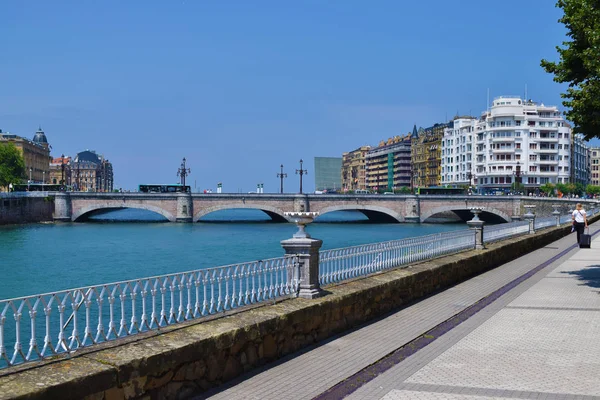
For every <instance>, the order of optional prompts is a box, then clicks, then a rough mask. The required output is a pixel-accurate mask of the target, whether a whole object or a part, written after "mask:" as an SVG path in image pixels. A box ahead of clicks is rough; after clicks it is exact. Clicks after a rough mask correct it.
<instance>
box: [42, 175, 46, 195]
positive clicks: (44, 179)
mask: <svg viewBox="0 0 600 400" xmlns="http://www.w3.org/2000/svg"><path fill="white" fill-rule="evenodd" d="M44 183H46V171H42V191H44Z"/></svg>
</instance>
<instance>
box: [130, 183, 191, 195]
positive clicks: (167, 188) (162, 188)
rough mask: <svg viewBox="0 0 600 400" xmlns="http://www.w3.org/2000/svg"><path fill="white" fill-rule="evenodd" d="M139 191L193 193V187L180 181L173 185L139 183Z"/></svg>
mask: <svg viewBox="0 0 600 400" xmlns="http://www.w3.org/2000/svg"><path fill="white" fill-rule="evenodd" d="M138 192H140V193H181V192H185V193H191V192H192V189H191V188H190V187H189V186H183V185H180V184H178V183H176V184H173V185H139V186H138Z"/></svg>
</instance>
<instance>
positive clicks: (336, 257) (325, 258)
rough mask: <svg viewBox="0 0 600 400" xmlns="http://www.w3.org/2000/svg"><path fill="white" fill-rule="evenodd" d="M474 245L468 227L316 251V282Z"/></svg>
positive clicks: (366, 272) (388, 267)
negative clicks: (317, 259) (317, 267)
mask: <svg viewBox="0 0 600 400" xmlns="http://www.w3.org/2000/svg"><path fill="white" fill-rule="evenodd" d="M473 248H475V231H474V230H470V229H467V230H461V231H452V232H443V233H436V234H433V235H427V236H419V237H413V238H407V239H400V240H392V241H389V242H381V243H372V244H366V245H361V246H353V247H346V248H341V249H333V250H324V251H321V252H320V254H319V283H321V284H322V285H324V284H328V283H333V282H340V281H343V280H345V279H350V278H353V277H357V276H362V275H367V274H370V273H373V272H377V271H382V270H385V269H390V268H395V267H399V266H402V265H406V264H409V263H412V262H416V261H422V260H426V259H430V258H434V257H439V256H441V255H445V254H450V253H456V252H459V251H462V250H467V249H473Z"/></svg>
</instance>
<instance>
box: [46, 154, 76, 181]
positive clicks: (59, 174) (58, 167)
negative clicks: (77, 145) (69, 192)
mask: <svg viewBox="0 0 600 400" xmlns="http://www.w3.org/2000/svg"><path fill="white" fill-rule="evenodd" d="M63 180H64V182H63ZM48 183H50V184H52V185H68V186H71V185H72V183H71V157H65V156H61V157H58V158H55V159H53V160H52V162H51V163H50V178H49V179H48Z"/></svg>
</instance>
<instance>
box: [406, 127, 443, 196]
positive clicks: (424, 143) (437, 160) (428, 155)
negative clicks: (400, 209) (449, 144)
mask: <svg viewBox="0 0 600 400" xmlns="http://www.w3.org/2000/svg"><path fill="white" fill-rule="evenodd" d="M450 126H451V124H448V123H443V124H434V125H433V126H431V127H429V128H425V129H423V128H419V129H418V130H417V127H416V125H415V126H414V128H413V133H412V135H411V141H412V145H411V163H412V169H413V171H412V178H413V186H414V187H427V186H439V185H440V184H441V164H442V159H441V155H442V138H443V137H444V130H445V129H446V128H448V127H450Z"/></svg>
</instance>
